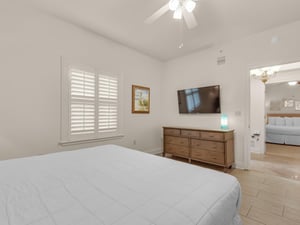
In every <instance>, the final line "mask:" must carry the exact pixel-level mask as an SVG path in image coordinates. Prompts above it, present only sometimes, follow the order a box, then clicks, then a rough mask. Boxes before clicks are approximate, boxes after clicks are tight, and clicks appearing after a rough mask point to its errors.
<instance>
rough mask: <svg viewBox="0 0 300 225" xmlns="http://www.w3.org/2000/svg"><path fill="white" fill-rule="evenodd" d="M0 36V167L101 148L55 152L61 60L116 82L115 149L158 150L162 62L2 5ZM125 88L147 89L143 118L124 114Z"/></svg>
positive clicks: (27, 10)
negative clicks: (114, 76)
mask: <svg viewBox="0 0 300 225" xmlns="http://www.w3.org/2000/svg"><path fill="white" fill-rule="evenodd" d="M0 29H1V30H0V64H1V66H0V68H1V72H0V102H1V107H0V159H7V158H12V157H22V156H29V155H35V154H45V153H49V152H55V151H62V150H67V149H74V148H81V147H86V146H90V145H98V144H103V143H94V144H90V145H80V146H71V147H61V146H59V145H58V142H59V139H60V56H63V57H66V58H68V59H70V58H71V59H77V60H78V61H80V60H82V61H83V62H89V64H90V65H93V66H96V67H97V68H100V69H102V70H103V71H108V72H112V73H121V74H123V75H124V82H125V87H124V89H125V92H124V99H125V103H124V121H125V124H124V127H125V132H124V133H125V137H124V138H122V139H120V140H117V141H114V143H117V144H121V145H124V146H128V147H133V148H137V149H141V150H144V151H154V150H157V149H159V148H160V147H161V138H160V130H161V120H160V119H161V117H160V115H161V110H160V105H161V101H160V96H161V94H160V91H161V72H162V63H161V62H159V61H157V60H154V59H152V58H150V57H148V56H145V55H142V54H140V53H138V52H136V51H134V50H131V49H128V48H126V47H124V46H121V45H119V44H116V43H114V42H112V41H109V40H107V39H104V38H101V37H99V36H96V35H95V34H92V33H89V32H87V31H84V30H82V29H80V28H78V27H76V26H74V25H71V24H68V23H65V22H63V21H60V20H58V19H55V18H54V17H52V16H47V15H45V14H42V13H39V12H36V11H35V10H33V9H30V8H27V7H26V6H22V5H21V3H20V2H18V3H17V4H14V1H13V0H11V1H2V2H1V9H0ZM132 84H138V85H142V86H147V87H150V88H151V113H150V114H149V115H133V114H131V85H132ZM133 140H136V145H133ZM105 143H107V142H105Z"/></svg>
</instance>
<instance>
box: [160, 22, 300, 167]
mask: <svg viewBox="0 0 300 225" xmlns="http://www.w3.org/2000/svg"><path fill="white" fill-rule="evenodd" d="M273 36H277V37H278V40H279V42H277V43H271V38H272V37H273ZM299 40H300V22H295V23H293V24H288V25H285V26H282V27H278V28H275V29H272V30H268V31H265V32H263V33H259V34H256V35H253V36H251V37H248V38H245V39H242V40H236V41H233V42H231V43H228V44H220V45H216V46H215V47H213V48H211V49H208V50H205V51H200V52H196V53H194V54H191V55H187V56H184V57H181V58H178V59H174V60H171V61H169V62H167V63H166V66H165V73H164V76H163V83H162V86H163V87H164V88H163V89H162V95H163V120H162V121H163V122H164V124H166V125H181V126H197V127H211V128H218V127H219V116H218V115H193V116H182V115H179V114H178V106H177V96H176V91H177V90H178V89H180V88H188V87H197V86H205V85H209V84H220V85H221V95H222V96H221V104H222V105H221V107H222V112H224V113H227V114H228V116H229V127H230V128H232V129H235V156H236V163H237V166H239V167H247V162H248V160H247V159H248V158H249V156H248V151H249V150H248V147H247V148H246V147H245V146H244V143H245V142H244V138H245V136H246V138H247V139H248V138H250V135H249V133H250V132H249V131H248V122H247V121H248V120H249V119H248V118H249V112H250V107H249V104H250V100H249V99H250V97H249V93H250V81H249V70H250V69H253V68H259V67H263V66H268V65H278V64H283V63H288V62H296V61H300V60H299V59H300V45H299ZM220 50H222V51H223V53H222V54H220ZM221 55H225V56H226V64H224V65H221V66H218V65H217V63H216V59H217V57H218V56H221ZM248 132H249V133H248ZM248 141H249V140H248ZM246 153H247V154H246Z"/></svg>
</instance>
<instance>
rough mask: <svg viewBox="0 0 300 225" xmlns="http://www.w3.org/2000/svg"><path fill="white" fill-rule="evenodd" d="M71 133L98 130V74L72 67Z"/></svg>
mask: <svg viewBox="0 0 300 225" xmlns="http://www.w3.org/2000/svg"><path fill="white" fill-rule="evenodd" d="M70 82H71V83H70V111H69V113H70V115H69V119H70V130H69V131H70V134H71V135H83V134H94V133H95V132H96V126H95V121H96V113H95V109H96V106H95V100H96V99H95V98H96V88H95V87H96V74H95V73H92V72H87V71H83V70H79V69H73V68H72V69H70Z"/></svg>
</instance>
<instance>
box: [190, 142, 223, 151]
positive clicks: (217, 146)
mask: <svg viewBox="0 0 300 225" xmlns="http://www.w3.org/2000/svg"><path fill="white" fill-rule="evenodd" d="M191 143H192V149H200V150H201V149H202V150H210V151H216V152H222V153H223V152H224V149H225V146H224V143H222V142H215V141H203V140H197V139H192V141H191Z"/></svg>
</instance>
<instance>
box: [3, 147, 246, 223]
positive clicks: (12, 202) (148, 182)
mask: <svg viewBox="0 0 300 225" xmlns="http://www.w3.org/2000/svg"><path fill="white" fill-rule="evenodd" d="M239 204H240V186H239V183H238V181H237V180H236V178H234V177H233V176H231V175H228V174H225V173H221V172H218V171H213V170H209V169H205V168H202V167H199V166H194V165H190V164H187V163H183V162H178V161H174V160H171V159H166V158H163V157H159V156H154V155H150V154H146V153H142V152H139V151H135V150H131V149H128V148H124V147H120V146H115V145H105V146H99V147H94V148H87V149H81V150H76V151H69V152H61V153H54V154H49V155H44V156H34V157H28V158H22V159H12V160H6V161H2V162H0V224H1V225H25V224H26V225H110V224H114V225H176V224H178V225H238V224H241V222H240V218H239V215H238V210H239Z"/></svg>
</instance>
